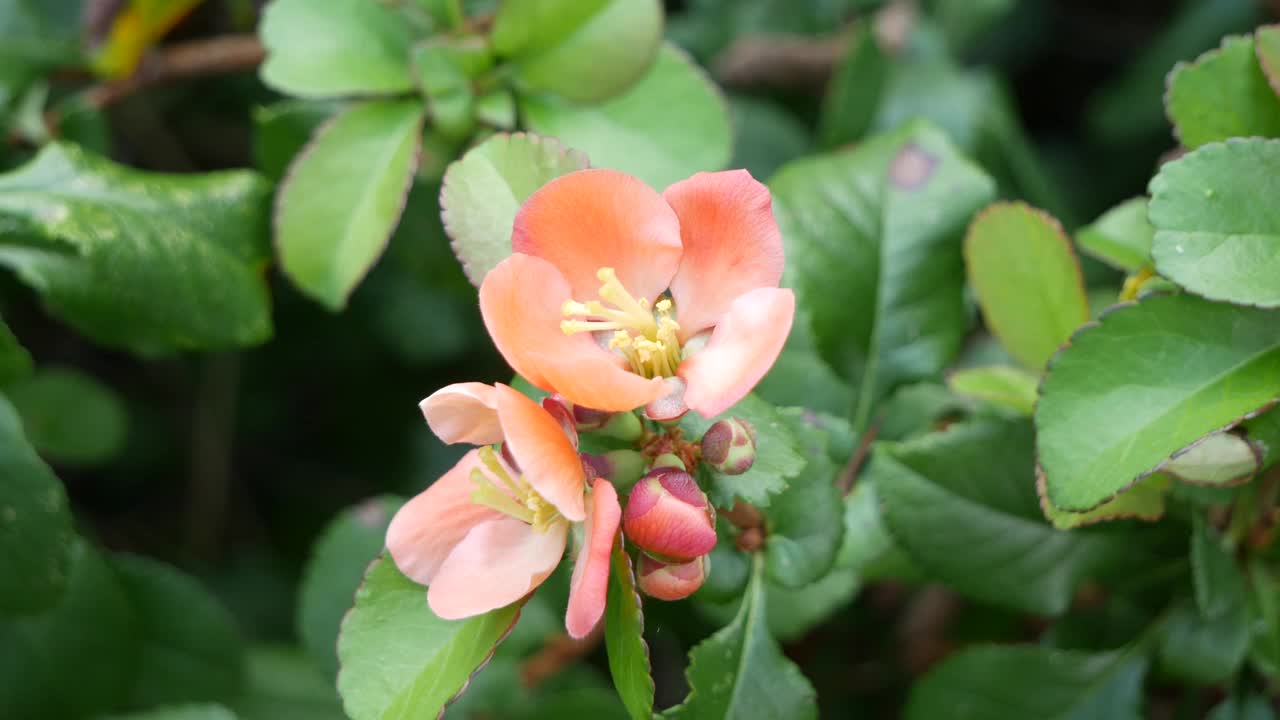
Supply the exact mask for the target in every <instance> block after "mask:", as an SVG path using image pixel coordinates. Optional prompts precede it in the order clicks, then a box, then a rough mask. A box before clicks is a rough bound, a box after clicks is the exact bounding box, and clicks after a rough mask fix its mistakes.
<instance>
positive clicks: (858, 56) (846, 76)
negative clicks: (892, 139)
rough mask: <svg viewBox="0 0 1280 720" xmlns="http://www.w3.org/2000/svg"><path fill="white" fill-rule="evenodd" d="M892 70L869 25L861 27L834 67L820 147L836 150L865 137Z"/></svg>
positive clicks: (821, 124) (820, 128)
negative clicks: (835, 148)
mask: <svg viewBox="0 0 1280 720" xmlns="http://www.w3.org/2000/svg"><path fill="white" fill-rule="evenodd" d="M892 67H893V65H892V63H891V62H889V60H888V58H886V57H885V54H884V52H883V51H882V50H881V49H880V44H879V43H878V42H876V36H875V30H874V29H873V27H872V24H871V23H865V24H863V25H862V27H861V28H860V29H859V31H858V33H857V35H855V36H854V37H853V38H852V40H851V41H850V43H849V49H848V51H847V52H846V54H845V56H844V59H842V60H841V61H840V64H839V66H837V67H836V70H835V74H834V75H833V76H832V78H831V83H830V85H829V86H828V87H827V94H826V97H824V98H823V101H822V112H821V114H820V116H819V118H818V138H819V140H820V142H821V143H822V145H823V147H828V148H834V147H839V146H840V145H843V144H845V143H847V142H851V141H854V140H857V139H859V138H861V137H863V136H864V135H866V134H867V132H868V131H869V130H870V129H871V127H872V123H873V122H874V121H875V114H876V112H877V110H878V109H879V106H880V99H881V94H882V93H883V92H884V90H885V88H886V86H887V85H888V83H889V73H890V70H891V68H892Z"/></svg>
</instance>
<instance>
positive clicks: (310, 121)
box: [253, 100, 343, 182]
mask: <svg viewBox="0 0 1280 720" xmlns="http://www.w3.org/2000/svg"><path fill="white" fill-rule="evenodd" d="M342 108H343V105H342V103H339V102H334V101H331V100H283V101H281V102H276V103H272V104H270V105H266V106H264V107H258V108H254V110H253V165H254V167H256V168H257V169H258V171H259V172H261V173H262V174H263V175H266V176H267V177H269V178H271V179H272V180H275V181H277V182H278V181H279V180H280V179H281V178H283V177H284V175H285V172H286V171H287V170H288V169H289V163H291V162H293V158H294V156H296V155H297V154H298V153H300V152H302V150H303V148H305V147H306V146H307V141H308V140H309V139H310V138H311V135H312V133H314V132H315V131H316V130H317V129H318V128H319V127H320V126H321V125H323V124H324V122H325V121H326V120H328V119H330V118H332V117H333V116H334V115H336V114H337V113H338V112H339V111H340V110H342Z"/></svg>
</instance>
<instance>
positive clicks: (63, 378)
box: [5, 367, 129, 466]
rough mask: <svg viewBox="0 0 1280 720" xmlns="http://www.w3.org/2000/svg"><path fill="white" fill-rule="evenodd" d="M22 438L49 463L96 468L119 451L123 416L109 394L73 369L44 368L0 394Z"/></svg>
mask: <svg viewBox="0 0 1280 720" xmlns="http://www.w3.org/2000/svg"><path fill="white" fill-rule="evenodd" d="M5 393H6V394H7V395H8V396H9V400H10V401H11V402H12V403H13V406H14V407H15V408H17V410H18V414H19V415H21V416H22V424H23V425H24V426H25V427H26V431H27V438H28V439H29V440H30V441H31V444H32V445H33V446H34V447H35V449H36V450H38V451H40V453H41V454H42V455H44V456H45V457H47V458H49V459H50V460H51V461H53V462H55V463H60V464H64V465H83V466H88V465H96V464H100V463H104V462H107V461H109V460H111V459H112V458H113V457H115V456H116V454H117V453H119V451H120V449H121V448H122V447H123V446H124V441H125V436H126V434H127V433H128V428H129V416H128V415H127V414H126V413H125V408H124V402H123V401H122V400H121V398H120V396H119V395H117V394H116V392H115V391H114V390H112V389H111V388H109V387H107V386H106V385H103V384H102V383H101V382H99V381H98V380H96V379H95V378H93V377H91V376H89V375H86V374H84V373H82V372H80V371H78V370H76V369H74V368H61V367H44V368H41V369H40V370H39V371H38V372H37V373H36V374H35V375H33V376H31V377H29V378H27V379H26V380H22V381H19V382H17V383H14V384H13V385H11V386H10V387H8V388H6V389H5Z"/></svg>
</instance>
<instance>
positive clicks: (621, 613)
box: [604, 533, 654, 720]
mask: <svg viewBox="0 0 1280 720" xmlns="http://www.w3.org/2000/svg"><path fill="white" fill-rule="evenodd" d="M604 613H605V615H604V644H605V648H606V649H607V650H608V651H609V674H611V675H612V676H613V685H614V687H616V688H617V689H618V695H619V697H621V698H622V704H623V705H625V706H626V707H627V712H629V713H631V717H633V718H636V719H637V720H641V719H645V718H651V717H653V693H654V686H653V676H652V675H651V674H650V667H649V646H648V644H646V643H645V641H644V609H643V607H642V606H641V603H640V595H639V594H638V593H637V592H636V576H635V572H634V570H633V569H632V567H631V556H630V555H628V554H627V550H626V548H625V547H624V545H623V540H622V534H621V533H619V534H618V537H617V538H616V539H615V540H614V542H613V561H612V562H611V563H610V565H609V595H608V601H607V605H606V606H605V611H604Z"/></svg>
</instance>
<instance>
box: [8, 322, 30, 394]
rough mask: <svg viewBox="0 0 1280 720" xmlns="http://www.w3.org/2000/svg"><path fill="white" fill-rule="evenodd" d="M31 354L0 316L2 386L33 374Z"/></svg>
mask: <svg viewBox="0 0 1280 720" xmlns="http://www.w3.org/2000/svg"><path fill="white" fill-rule="evenodd" d="M31 366H32V363H31V354H30V353H28V352H27V349H26V348H24V347H22V343H20V342H18V338H16V337H14V335H13V331H12V330H10V329H9V326H8V325H6V324H5V323H4V318H0V388H3V387H5V386H6V385H9V384H10V383H12V382H14V381H15V380H21V379H22V378H24V377H26V376H27V375H30V374H31Z"/></svg>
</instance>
